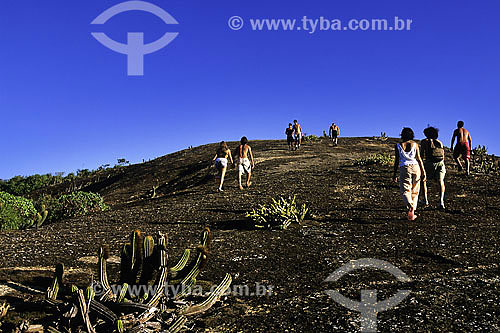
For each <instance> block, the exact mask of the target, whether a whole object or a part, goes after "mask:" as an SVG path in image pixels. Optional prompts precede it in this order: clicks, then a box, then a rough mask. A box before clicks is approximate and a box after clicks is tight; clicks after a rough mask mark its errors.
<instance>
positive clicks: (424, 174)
mask: <svg viewBox="0 0 500 333" xmlns="http://www.w3.org/2000/svg"><path fill="white" fill-rule="evenodd" d="M417 162H418V166H419V167H420V172H421V175H422V176H421V177H420V179H421V180H422V181H423V182H425V181H427V174H426V173H425V168H424V162H423V161H422V157H420V149H419V148H418V145H417Z"/></svg>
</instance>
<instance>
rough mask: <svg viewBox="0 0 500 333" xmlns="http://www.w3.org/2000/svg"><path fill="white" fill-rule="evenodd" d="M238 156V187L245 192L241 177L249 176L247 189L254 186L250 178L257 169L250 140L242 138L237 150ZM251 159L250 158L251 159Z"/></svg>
mask: <svg viewBox="0 0 500 333" xmlns="http://www.w3.org/2000/svg"><path fill="white" fill-rule="evenodd" d="M237 154H238V185H239V186H240V190H243V186H242V185H241V176H242V175H243V174H245V173H246V174H247V187H250V185H252V182H250V178H251V177H252V169H253V168H254V167H255V163H254V160H253V154H252V148H251V147H250V146H249V145H248V139H247V138H246V137H245V136H244V137H242V138H241V141H240V145H239V146H238V148H237ZM249 157H250V158H249Z"/></svg>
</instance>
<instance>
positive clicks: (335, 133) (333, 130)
mask: <svg viewBox="0 0 500 333" xmlns="http://www.w3.org/2000/svg"><path fill="white" fill-rule="evenodd" d="M328 135H329V136H330V138H331V139H332V141H333V145H334V146H338V144H339V141H338V140H339V139H338V137H339V135H340V128H339V127H338V126H337V125H335V123H332V126H330V130H329V131H328Z"/></svg>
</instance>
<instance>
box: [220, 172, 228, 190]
mask: <svg viewBox="0 0 500 333" xmlns="http://www.w3.org/2000/svg"><path fill="white" fill-rule="evenodd" d="M226 169H227V168H222V171H221V174H220V185H219V191H221V192H222V191H223V190H222V185H224V177H225V176H226Z"/></svg>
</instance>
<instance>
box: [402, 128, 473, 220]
mask: <svg viewBox="0 0 500 333" xmlns="http://www.w3.org/2000/svg"><path fill="white" fill-rule="evenodd" d="M424 135H425V137H426V138H425V139H424V140H422V141H421V143H420V147H419V145H418V144H417V143H416V142H415V141H414V140H413V139H414V137H415V134H414V133H413V130H412V129H411V128H408V127H405V128H403V130H402V132H401V143H398V144H397V145H396V147H395V161H394V175H393V180H394V181H395V182H397V181H398V175H397V173H398V170H399V183H400V190H401V195H402V197H403V201H404V203H405V205H406V207H407V209H408V220H410V221H414V220H415V219H416V218H417V215H416V210H417V206H418V199H419V193H420V184H421V183H422V184H423V189H424V206H428V205H429V200H428V195H427V180H437V181H438V183H439V188H440V203H439V208H440V209H445V205H444V193H445V183H444V178H445V175H446V166H445V164H444V157H445V151H444V145H443V143H442V142H441V141H439V140H438V136H439V130H438V129H437V128H435V127H427V128H426V129H425V130H424ZM455 139H456V140H457V144H456V145H455V147H453V145H454V143H455ZM471 147H472V139H471V136H470V133H469V131H467V130H466V129H465V128H464V122H463V121H459V122H458V123H457V129H455V131H454V132H453V137H452V139H451V148H452V149H453V158H454V160H455V162H456V163H457V166H458V169H459V170H460V171H462V170H463V165H462V162H461V160H460V158H462V159H463V160H464V161H465V164H466V172H467V175H469V174H470V156H471ZM422 156H423V158H422Z"/></svg>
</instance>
